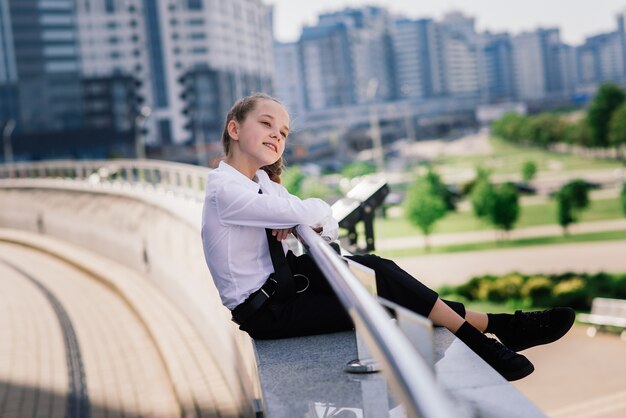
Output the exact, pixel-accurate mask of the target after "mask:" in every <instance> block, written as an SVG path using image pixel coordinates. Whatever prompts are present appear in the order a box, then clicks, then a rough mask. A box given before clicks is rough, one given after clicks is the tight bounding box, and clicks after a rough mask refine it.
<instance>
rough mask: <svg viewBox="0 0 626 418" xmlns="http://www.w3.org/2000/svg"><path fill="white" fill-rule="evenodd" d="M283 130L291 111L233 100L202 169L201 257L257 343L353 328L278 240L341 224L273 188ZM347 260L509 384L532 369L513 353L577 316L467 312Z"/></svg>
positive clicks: (320, 279)
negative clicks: (219, 149) (302, 228)
mask: <svg viewBox="0 0 626 418" xmlns="http://www.w3.org/2000/svg"><path fill="white" fill-rule="evenodd" d="M288 135H289V115H288V113H287V111H286V110H285V108H284V107H283V106H282V105H281V104H280V103H279V102H278V101H277V100H276V99H274V98H272V97H270V96H267V95H264V94H255V95H252V96H248V97H245V98H243V99H241V100H239V101H238V102H237V103H235V105H234V106H233V107H232V109H231V110H230V112H229V113H228V116H227V118H226V125H225V126H224V132H223V135H222V145H223V147H224V153H225V154H226V158H225V160H224V161H222V162H221V163H220V164H219V167H218V168H216V169H215V170H212V171H211V172H210V173H209V176H208V181H207V188H206V197H205V201H204V210H203V215H202V242H203V245H204V254H205V258H206V262H207V264H208V266H209V269H210V271H211V275H212V277H213V280H214V282H215V285H216V287H217V289H218V291H219V294H220V296H221V299H222V303H223V304H224V305H225V306H226V307H227V308H228V309H230V310H231V313H232V316H233V321H235V322H236V323H237V324H238V325H239V327H240V329H241V330H243V331H245V332H247V333H248V334H249V335H250V336H251V337H253V338H259V339H263V338H287V337H295V336H304V335H311V334H319V333H327V332H336V331H344V330H349V329H352V328H353V324H352V322H351V320H350V317H349V316H348V314H347V313H346V312H345V310H344V309H343V306H342V305H341V303H340V302H339V300H338V299H337V297H336V296H335V294H334V293H333V291H332V289H331V288H330V286H329V284H328V282H327V281H326V279H325V278H324V276H323V275H322V274H321V272H320V271H319V270H318V268H317V267H316V265H315V263H314V262H313V260H312V259H311V258H310V257H309V256H307V255H302V256H299V257H296V256H294V255H293V253H291V252H288V253H287V254H286V256H285V252H284V250H283V247H282V243H281V241H282V240H284V239H285V238H286V237H287V236H288V234H289V233H291V232H292V231H293V227H294V226H295V225H298V224H303V225H308V226H310V227H312V228H313V229H314V230H315V231H316V232H318V233H319V234H320V235H321V236H322V237H323V238H324V239H325V240H326V241H328V242H330V241H334V240H335V239H336V238H337V230H338V226H337V222H336V221H335V220H334V219H333V217H332V212H331V208H330V207H329V206H328V205H327V204H326V203H325V202H324V201H322V200H320V199H304V200H301V199H299V198H298V197H296V196H293V195H291V194H289V192H288V191H287V190H286V189H285V188H284V187H283V186H281V185H280V174H281V171H282V168H283V161H282V154H283V151H284V150H285V142H286V140H287V137H288ZM350 258H351V259H353V260H354V261H356V262H358V263H361V264H363V265H365V266H368V267H370V268H371V269H373V270H374V271H375V273H376V284H377V288H378V294H379V295H380V296H382V297H384V298H387V299H389V300H391V301H393V302H395V303H398V304H400V305H402V306H405V307H406V308H408V309H411V310H413V311H414V312H417V313H419V314H420V315H423V316H426V317H428V318H429V319H430V320H431V321H432V322H433V323H434V324H435V325H439V326H444V327H446V328H447V329H449V330H450V331H451V332H452V333H454V334H455V335H456V336H457V337H458V338H460V339H461V340H462V341H463V342H465V344H466V345H467V346H468V347H470V348H471V349H472V350H473V351H474V352H476V353H477V354H478V355H479V356H480V357H482V358H483V359H484V360H485V361H486V362H487V363H488V364H490V365H491V366H492V367H493V368H495V369H496V370H497V371H498V372H499V373H500V374H501V375H502V376H504V377H505V378H506V379H508V380H516V379H521V378H523V377H525V376H527V375H529V374H530V373H532V371H533V370H534V367H533V365H532V364H531V363H530V361H528V359H527V358H526V357H524V356H523V355H521V354H517V353H516V352H517V351H520V350H524V349H526V348H529V347H533V346H535V345H539V344H546V343H550V342H553V341H556V340H557V339H559V338H561V337H562V336H563V335H565V333H567V331H568V330H569V329H570V327H571V326H572V324H573V322H574V311H573V310H572V309H570V308H555V309H551V310H548V311H543V312H530V313H525V312H521V311H518V312H516V313H515V314H514V315H509V314H484V313H479V312H474V311H470V310H465V308H464V306H463V305H462V304H460V303H457V302H449V301H442V300H441V299H439V297H438V296H437V293H435V292H434V291H433V290H431V289H429V288H428V287H426V286H425V285H423V284H422V283H420V282H419V281H418V280H417V279H415V278H414V277H412V276H411V275H409V274H408V273H407V272H405V271H403V270H402V269H400V268H399V267H398V266H397V265H396V264H395V263H393V262H392V261H390V260H386V259H383V258H380V257H377V256H375V255H355V256H350ZM484 332H488V333H492V334H495V335H496V336H497V337H498V339H499V340H500V342H498V341H496V340H495V339H492V338H488V337H487V336H485V335H484V334H483V333H484Z"/></svg>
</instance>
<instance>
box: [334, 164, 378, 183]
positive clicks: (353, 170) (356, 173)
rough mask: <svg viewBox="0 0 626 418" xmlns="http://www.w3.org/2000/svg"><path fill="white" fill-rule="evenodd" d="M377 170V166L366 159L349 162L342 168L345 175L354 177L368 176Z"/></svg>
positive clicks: (350, 177)
mask: <svg viewBox="0 0 626 418" xmlns="http://www.w3.org/2000/svg"><path fill="white" fill-rule="evenodd" d="M375 172H376V166H374V165H373V164H370V163H366V162H365V161H354V162H352V163H350V164H347V165H346V166H345V167H344V168H343V169H342V170H341V175H342V176H343V177H346V178H349V179H353V178H355V177H360V176H366V175H368V174H372V173H375Z"/></svg>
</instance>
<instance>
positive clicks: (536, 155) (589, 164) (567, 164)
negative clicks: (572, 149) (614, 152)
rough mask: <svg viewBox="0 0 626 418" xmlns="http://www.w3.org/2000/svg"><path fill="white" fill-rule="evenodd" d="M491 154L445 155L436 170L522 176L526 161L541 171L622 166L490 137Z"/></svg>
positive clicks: (436, 161) (440, 159) (435, 166)
mask: <svg viewBox="0 0 626 418" xmlns="http://www.w3.org/2000/svg"><path fill="white" fill-rule="evenodd" d="M490 143H491V147H492V150H493V153H492V154H491V155H462V156H457V155H455V156H442V157H440V158H438V159H437V160H435V161H434V162H433V166H434V168H435V170H437V169H439V170H441V171H444V170H445V171H449V170H451V169H453V170H467V169H472V170H473V169H475V167H476V166H479V165H481V166H483V167H486V168H490V169H491V170H493V174H496V175H498V174H519V173H521V169H522V165H523V164H524V162H526V161H534V162H535V163H536V164H537V169H538V172H539V174H540V173H541V172H554V171H557V170H558V171H573V170H594V169H611V168H619V167H623V164H622V163H620V162H619V161H612V160H600V159H594V158H584V157H579V156H575V155H571V154H560V153H556V152H551V151H546V150H541V149H539V148H529V147H528V148H527V147H520V146H517V145H513V144H510V143H507V142H504V141H502V140H501V139H497V138H491V139H490Z"/></svg>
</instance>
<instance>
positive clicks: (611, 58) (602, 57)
mask: <svg viewBox="0 0 626 418" xmlns="http://www.w3.org/2000/svg"><path fill="white" fill-rule="evenodd" d="M577 53H578V54H577V55H578V68H579V83H580V84H582V85H583V86H585V85H589V84H593V85H595V84H598V83H601V82H605V81H615V82H619V81H622V80H623V79H624V73H625V72H624V50H623V46H622V34H620V33H619V31H616V32H610V33H603V34H600V35H595V36H592V37H589V38H587V39H586V40H585V43H584V44H583V45H581V46H579V47H578V48H577Z"/></svg>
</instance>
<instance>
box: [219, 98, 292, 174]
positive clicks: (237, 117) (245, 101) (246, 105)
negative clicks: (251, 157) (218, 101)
mask: <svg viewBox="0 0 626 418" xmlns="http://www.w3.org/2000/svg"><path fill="white" fill-rule="evenodd" d="M261 100H272V101H274V102H276V103H278V104H280V105H281V106H283V104H282V103H281V102H280V101H279V100H278V99H276V98H274V97H272V96H270V95H269V94H265V93H254V94H251V95H249V96H246V97H243V98H241V99H239V100H237V102H235V104H234V105H233V107H231V108H230V110H229V111H228V114H227V115H226V123H225V124H224V131H223V132H222V148H223V149H224V154H225V155H226V156H228V155H229V153H230V143H231V142H230V141H231V140H232V138H231V137H230V135H229V133H228V123H229V122H230V121H231V120H234V121H237V122H239V123H243V121H244V120H245V119H246V117H247V116H248V114H249V113H250V112H251V111H253V110H254V109H255V107H256V104H257V103H258V102H260V101H261ZM261 168H262V169H263V170H265V172H266V173H267V175H268V176H269V177H270V179H271V180H272V181H274V182H276V183H280V175H281V174H282V172H283V169H284V168H285V161H284V160H283V157H282V156H281V157H280V158H279V159H278V161H276V162H275V163H274V164H271V165H266V166H263V167H261Z"/></svg>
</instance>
